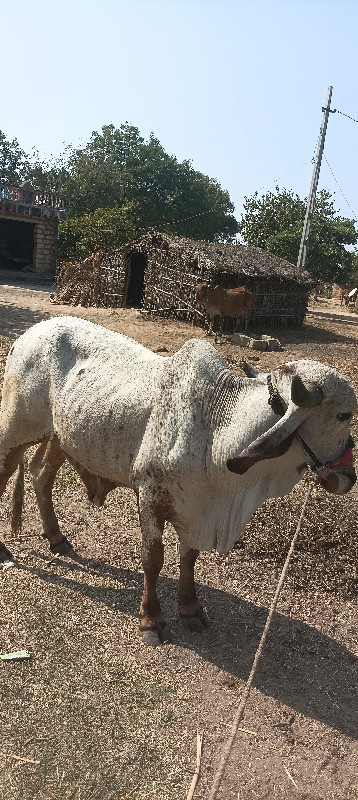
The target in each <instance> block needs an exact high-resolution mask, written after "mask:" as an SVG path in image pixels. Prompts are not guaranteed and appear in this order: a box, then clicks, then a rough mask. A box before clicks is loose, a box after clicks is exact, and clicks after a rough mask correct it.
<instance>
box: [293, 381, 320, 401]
mask: <svg viewBox="0 0 358 800" xmlns="http://www.w3.org/2000/svg"><path fill="white" fill-rule="evenodd" d="M291 400H292V402H293V403H294V404H295V406H299V407H300V408H313V407H314V406H319V404H320V403H322V400H323V392H322V389H321V388H320V387H319V386H317V384H316V383H310V384H309V387H308V388H307V386H305V385H304V383H303V380H302V378H300V376H299V375H294V376H293V378H292V383H291Z"/></svg>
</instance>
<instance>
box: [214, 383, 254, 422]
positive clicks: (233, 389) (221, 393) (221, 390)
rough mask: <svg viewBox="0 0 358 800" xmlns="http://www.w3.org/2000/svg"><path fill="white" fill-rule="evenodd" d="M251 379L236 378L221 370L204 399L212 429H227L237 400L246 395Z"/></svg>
mask: <svg viewBox="0 0 358 800" xmlns="http://www.w3.org/2000/svg"><path fill="white" fill-rule="evenodd" d="M256 383H257V380H256V379H253V378H237V377H236V376H235V375H233V374H232V372H230V370H228V369H224V370H222V372H220V374H219V375H218V378H217V380H216V382H215V383H214V384H213V385H212V387H211V391H210V392H209V395H208V397H207V398H206V403H207V412H208V415H209V418H210V423H211V427H212V428H213V429H217V428H222V427H227V426H228V425H230V422H231V421H232V418H233V415H234V412H235V409H236V407H237V405H238V402H239V400H241V399H242V397H243V395H244V394H246V392H247V390H248V388H249V386H250V385H252V384H254V385H255V384H256Z"/></svg>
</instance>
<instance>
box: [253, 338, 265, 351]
mask: <svg viewBox="0 0 358 800" xmlns="http://www.w3.org/2000/svg"><path fill="white" fill-rule="evenodd" d="M249 347H250V349H251V350H267V341H266V339H250V344H249Z"/></svg>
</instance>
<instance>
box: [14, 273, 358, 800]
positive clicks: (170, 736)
mask: <svg viewBox="0 0 358 800" xmlns="http://www.w3.org/2000/svg"><path fill="white" fill-rule="evenodd" d="M53 314H73V315H79V316H83V317H86V318H87V319H90V320H92V321H94V322H98V323H100V324H103V325H106V326H108V327H109V328H111V329H113V330H118V331H121V332H124V333H126V334H127V335H129V336H132V337H133V338H135V339H137V340H138V341H140V342H142V343H143V344H145V345H147V346H148V347H151V348H152V349H153V350H157V351H159V350H160V351H162V352H163V353H164V354H165V352H168V353H172V352H174V351H175V350H176V349H178V347H180V346H181V344H183V343H184V342H185V341H186V340H187V339H188V338H192V337H193V336H196V337H200V338H201V337H203V336H204V335H205V334H204V332H203V331H202V330H201V329H199V328H192V327H191V326H189V325H186V324H185V323H178V322H174V321H173V320H167V319H157V320H154V319H149V318H147V317H146V316H143V315H142V314H140V313H139V312H138V311H135V310H132V309H120V310H116V311H111V310H108V309H84V308H72V307H69V306H56V305H53V304H51V303H50V301H49V294H48V292H43V291H42V292H39V291H36V290H35V289H25V288H11V287H6V286H4V285H0V362H1V363H0V369H1V370H3V367H4V361H5V356H6V353H7V352H8V350H9V347H10V345H11V341H13V340H14V339H15V338H16V337H17V336H18V335H20V334H21V333H22V332H23V331H25V330H26V329H27V328H28V327H29V326H30V325H32V324H34V323H35V322H38V321H39V320H41V319H44V318H46V317H48V316H51V315H53ZM357 323H358V316H357V315H354V314H348V313H347V312H346V311H341V309H340V307H339V306H333V305H332V303H331V302H329V301H321V302H319V303H317V304H316V306H315V308H314V309H311V310H310V313H309V314H308V316H307V318H306V323H305V325H304V326H303V328H302V329H300V330H287V331H286V330H277V331H275V333H274V335H276V336H277V337H278V338H279V339H280V341H281V344H282V350H281V351H280V352H275V353H262V354H261V353H260V354H257V355H256V358H257V359H259V360H256V362H255V363H256V365H257V366H258V367H259V368H260V369H262V370H268V369H271V368H273V367H274V366H276V365H277V364H279V363H283V362H284V361H288V360H292V359H296V358H305V357H308V358H314V359H317V360H320V361H324V362H326V363H328V364H330V365H332V366H334V367H336V368H338V369H339V370H340V371H341V372H343V373H344V374H345V375H346V376H347V377H348V378H349V379H350V381H351V382H352V384H353V385H354V386H355V389H356V390H357V391H358V371H357V338H358V336H357V332H358V326H357ZM215 346H216V347H217V348H218V349H219V351H220V352H221V353H223V355H224V356H225V358H226V359H227V361H228V363H229V364H230V366H231V367H232V369H233V370H234V371H235V372H236V373H237V374H239V373H240V362H241V360H242V359H243V358H245V357H247V351H246V350H244V349H242V348H239V347H237V346H234V345H231V344H230V343H229V342H226V341H225V342H223V343H221V344H219V343H218V344H216V345H215ZM353 434H354V435H355V437H356V438H357V437H358V427H357V421H356V422H355V425H354V428H353ZM11 488H12V484H9V487H8V489H7V490H6V493H5V495H4V497H3V500H2V503H1V506H0V538H3V539H5V541H6V543H7V545H8V547H9V548H10V549H11V550H12V552H13V553H14V554H15V555H16V557H17V563H16V566H15V567H13V568H11V569H8V570H4V571H2V572H1V573H0V580H1V584H2V592H1V612H0V651H1V652H3V653H6V652H11V651H16V650H21V649H23V648H26V649H27V650H28V651H29V652H30V653H31V658H30V659H29V660H28V661H26V662H25V661H23V662H22V661H17V662H0V672H1V682H0V698H1V734H0V737H1V741H0V756H1V759H0V764H1V766H0V771H1V784H2V796H3V797H4V798H5V797H6V798H7V800H133V799H134V800H185V798H186V797H187V792H188V789H189V786H190V783H191V780H192V776H193V773H194V770H195V762H196V731H197V730H199V731H201V732H203V753H202V764H201V775H200V779H199V782H198V784H197V788H196V790H195V794H194V800H207V798H208V796H209V792H210V788H211V785H212V781H213V778H214V775H215V771H216V769H217V767H218V764H219V761H220V754H221V748H222V747H223V745H224V743H225V741H226V740H227V738H228V736H229V734H230V730H231V725H232V721H233V718H234V715H235V710H236V708H237V706H238V704H239V702H240V697H241V694H242V691H243V687H244V684H245V681H246V679H247V677H248V674H249V672H250V669H251V665H252V661H253V657H254V653H255V650H256V648H257V645H258V641H259V638H260V635H261V632H262V629H263V626H264V623H265V619H266V615H267V609H268V607H269V605H270V602H271V599H272V596H273V593H274V589H275V586H276V582H277V579H278V576H279V573H280V570H281V568H282V564H283V562H284V559H285V556H286V553H287V550H288V547H289V542H290V538H291V536H292V534H293V531H294V529H295V527H296V524H297V520H298V517H299V513H300V509H301V507H302V503H303V499H304V497H305V493H306V490H307V489H306V483H305V482H304V481H302V482H301V483H300V484H298V486H297V487H296V488H295V490H294V491H293V492H292V493H291V494H290V495H289V496H288V497H285V498H283V499H281V500H275V501H269V502H268V503H266V504H265V506H264V507H263V508H262V509H260V510H259V511H258V512H257V513H256V514H255V515H254V517H253V518H252V520H251V521H250V523H249V524H248V526H247V527H246V529H245V532H244V535H243V537H242V540H241V541H240V542H239V544H238V546H237V547H236V548H235V549H234V550H233V552H232V553H231V554H230V555H229V556H227V557H219V556H218V555H217V554H215V553H213V552H211V553H203V554H202V555H201V557H200V559H199V560H198V566H197V580H198V586H199V593H200V596H201V598H202V601H203V604H204V606H205V608H206V610H207V614H208V616H209V619H210V627H209V629H208V631H207V632H206V633H204V634H201V635H200V634H190V633H188V632H187V630H186V629H184V628H183V627H182V624H181V622H180V620H179V619H178V617H177V610H176V588H177V577H178V571H177V566H178V551H177V541H176V537H175V534H174V531H173V529H172V528H171V527H170V526H168V527H167V529H166V534H165V541H166V556H165V566H164V569H163V573H162V577H161V578H160V581H159V593H160V597H161V601H162V606H163V608H164V609H165V613H166V618H167V621H168V623H169V625H170V629H171V633H172V638H171V642H170V643H167V644H165V645H163V646H162V647H159V648H156V649H154V650H153V649H148V648H146V647H145V646H143V644H142V642H141V639H140V635H139V631H138V621H137V615H138V608H139V602H140V596H141V592H142V583H143V575H142V570H141V564H140V537H139V527H138V519H137V513H136V506H135V498H134V495H132V493H131V492H130V491H127V490H119V489H117V490H115V491H114V492H112V493H111V495H109V498H108V500H107V501H106V504H105V506H104V508H102V509H96V508H93V507H92V506H90V504H89V503H88V501H87V498H86V493H85V490H84V488H83V486H82V484H81V483H80V482H79V479H78V478H77V476H76V475H75V473H74V472H73V471H72V469H71V468H70V467H69V466H66V465H64V467H63V468H62V470H61V472H60V475H59V480H58V482H57V488H56V506H57V510H58V516H59V519H60V524H61V527H62V530H63V532H64V533H65V534H66V535H67V536H68V538H69V539H70V540H71V542H72V543H73V545H74V547H75V551H76V555H75V556H74V558H72V559H70V558H62V557H57V558H52V557H51V554H50V552H49V550H48V548H47V546H46V544H45V542H44V541H43V540H42V538H41V525H40V520H39V515H38V511H37V507H36V504H35V500H34V495H33V492H32V489H31V487H30V485H29V483H28V482H27V491H26V505H25V514H24V524H23V531H22V534H21V536H19V537H18V538H17V539H15V538H14V537H13V536H12V535H11V534H10V529H9V513H10V505H11ZM357 498H358V494H357V492H355V491H353V492H351V493H350V494H349V495H348V496H346V497H343V498H338V497H333V496H332V495H327V494H325V493H324V492H323V490H321V489H319V488H316V487H315V488H314V490H313V496H312V498H311V500H310V504H309V508H308V511H307V515H306V520H305V523H304V525H303V529H302V531H301V534H300V536H299V540H298V543H297V547H296V550H295V554H294V556H293V559H292V562H291V565H290V569H289V573H288V576H287V579H286V582H285V585H284V589H283V592H282V595H281V598H280V601H279V608H278V612H277V613H276V614H275V617H274V621H273V626H272V629H271V632H270V635H269V640H268V642H267V645H266V648H265V651H264V654H263V658H262V661H261V664H260V667H259V670H258V673H257V676H256V680H255V683H254V688H253V690H252V692H251V694H250V698H249V702H248V705H247V709H246V714H245V718H244V720H243V722H242V725H241V726H240V730H239V732H238V736H237V738H236V741H235V744H234V747H233V750H232V753H231V757H230V761H229V763H228V766H227V769H226V771H225V774H224V779H223V782H222V786H221V790H220V793H219V795H218V798H220V800H253V799H254V798H260V800H263V799H264V798H267V799H268V798H275V799H276V798H277V800H291V798H298V799H299V800H353V798H355V799H356V798H357V797H358V783H357V774H358V757H357V746H356V738H357V730H358V728H357V721H358V714H357V709H358V703H357V659H356V655H355V654H356V645H357V640H356V622H357V603H356V592H357V573H356V564H357V532H358V531H357V528H358V524H357Z"/></svg>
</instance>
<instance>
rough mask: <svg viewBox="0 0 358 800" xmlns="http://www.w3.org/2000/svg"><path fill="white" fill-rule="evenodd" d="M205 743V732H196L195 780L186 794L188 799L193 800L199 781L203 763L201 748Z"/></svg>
mask: <svg viewBox="0 0 358 800" xmlns="http://www.w3.org/2000/svg"><path fill="white" fill-rule="evenodd" d="M202 744H203V734H202V733H199V731H197V732H196V768H195V772H194V775H193V780H192V782H191V785H190V789H189V791H188V794H187V796H186V800H193V797H194V792H195V787H196V784H197V782H198V778H199V774H200V764H201V748H202Z"/></svg>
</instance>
